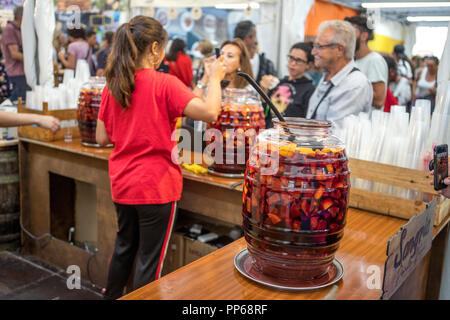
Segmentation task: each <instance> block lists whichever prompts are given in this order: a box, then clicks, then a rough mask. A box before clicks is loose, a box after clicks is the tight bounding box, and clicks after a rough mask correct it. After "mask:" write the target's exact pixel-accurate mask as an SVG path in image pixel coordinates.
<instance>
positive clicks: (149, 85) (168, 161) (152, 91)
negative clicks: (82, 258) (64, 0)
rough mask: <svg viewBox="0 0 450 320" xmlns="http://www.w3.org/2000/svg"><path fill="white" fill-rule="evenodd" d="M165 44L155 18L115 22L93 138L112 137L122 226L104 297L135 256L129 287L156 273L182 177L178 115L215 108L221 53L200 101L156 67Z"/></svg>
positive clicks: (115, 293) (117, 288)
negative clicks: (175, 156)
mask: <svg viewBox="0 0 450 320" xmlns="http://www.w3.org/2000/svg"><path fill="white" fill-rule="evenodd" d="M166 43H167V32H166V31H165V30H164V28H163V27H162V26H161V24H160V23H159V22H158V21H157V20H155V19H153V18H150V17H144V16H136V17H134V18H133V19H131V20H130V22H129V23H125V24H123V25H121V26H120V27H119V28H118V29H117V31H116V33H115V36H114V41H113V45H112V48H111V53H110V55H109V57H108V61H107V65H106V69H105V76H106V83H107V85H106V87H105V89H104V90H103V93H102V101H101V106H100V112H99V117H98V123H97V132H96V138H97V142H98V143H99V144H100V145H102V146H105V145H107V144H109V143H113V144H114V150H113V152H112V153H111V156H110V158H109V177H110V180H111V193H112V198H113V201H114V204H115V207H116V211H117V218H118V227H119V230H118V232H117V237H116V242H115V248H114V253H113V256H112V258H111V262H110V266H109V273H108V281H107V286H106V291H105V298H113V299H116V298H118V297H120V296H121V295H122V292H123V288H124V286H125V284H126V282H127V280H128V277H129V275H130V274H131V268H132V266H133V262H134V259H135V256H136V255H137V261H136V270H135V276H134V289H137V288H139V287H141V286H143V285H145V284H147V283H149V282H151V281H153V280H156V279H158V278H159V277H160V273H161V269H162V263H163V261H164V257H165V254H166V249H167V243H168V241H169V238H170V234H171V232H172V227H173V223H174V213H175V210H176V202H177V201H178V200H179V199H180V197H181V190H182V181H183V177H182V173H181V168H180V166H179V165H178V164H177V163H174V162H173V161H172V149H173V148H176V142H175V141H172V140H171V136H172V132H173V131H174V129H175V124H176V121H177V118H179V117H182V116H183V115H184V116H188V117H190V118H193V119H198V120H202V121H206V122H210V121H216V120H217V117H218V115H219V113H220V104H221V89H220V81H221V80H222V79H223V77H224V75H225V68H224V66H223V59H222V58H220V59H218V60H217V61H216V62H214V64H213V66H212V71H211V72H212V74H211V77H210V83H209V90H208V94H207V96H206V97H205V100H202V99H200V98H197V97H196V96H195V95H194V94H193V93H192V92H191V91H190V90H189V89H188V88H187V87H186V86H185V85H184V84H183V83H182V82H181V81H180V80H179V79H177V78H176V77H174V76H172V75H168V74H165V73H161V72H157V71H156V69H157V68H158V66H159V65H160V63H161V61H162V60H163V59H164V55H165V50H164V47H165V45H166Z"/></svg>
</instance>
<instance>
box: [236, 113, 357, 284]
mask: <svg viewBox="0 0 450 320" xmlns="http://www.w3.org/2000/svg"><path fill="white" fill-rule="evenodd" d="M285 120H286V122H279V121H278V120H276V119H275V120H274V124H275V127H274V128H272V129H269V130H265V131H263V132H262V133H260V134H259V135H258V137H257V139H256V142H255V145H254V146H253V148H252V150H251V153H250V158H249V161H248V164H247V170H246V173H245V181H244V192H243V210H242V214H243V226H244V232H245V239H246V242H247V247H248V251H249V253H250V255H251V256H252V258H253V266H254V267H255V268H256V269H257V270H258V271H260V272H262V273H263V274H265V275H268V276H272V277H275V278H277V279H286V280H310V279H311V280H313V279H316V278H319V277H321V276H323V275H324V274H325V273H327V272H328V269H329V268H330V267H331V264H332V262H333V260H334V255H335V252H336V250H337V249H338V247H339V241H340V240H341V238H342V236H343V231H344V226H345V219H346V213H347V205H348V197H349V190H350V182H349V181H350V180H349V169H348V159H347V156H346V153H345V149H344V145H343V143H342V142H341V141H340V140H339V138H337V137H335V136H333V135H331V133H330V130H331V123H330V122H328V121H315V120H306V119H302V118H286V119H285Z"/></svg>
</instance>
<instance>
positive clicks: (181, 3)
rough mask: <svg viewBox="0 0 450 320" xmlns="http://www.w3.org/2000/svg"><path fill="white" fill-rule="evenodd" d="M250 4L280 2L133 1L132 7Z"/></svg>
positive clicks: (262, 0)
mask: <svg viewBox="0 0 450 320" xmlns="http://www.w3.org/2000/svg"><path fill="white" fill-rule="evenodd" d="M250 2H259V3H276V2H278V0H254V1H239V0H131V1H130V6H131V7H132V8H133V7H148V6H152V7H172V8H192V7H214V6H215V5H217V4H242V3H250Z"/></svg>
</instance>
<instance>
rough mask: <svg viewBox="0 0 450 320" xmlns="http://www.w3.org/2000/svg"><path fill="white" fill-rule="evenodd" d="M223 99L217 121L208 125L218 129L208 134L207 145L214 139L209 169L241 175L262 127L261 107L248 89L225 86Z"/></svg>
mask: <svg viewBox="0 0 450 320" xmlns="http://www.w3.org/2000/svg"><path fill="white" fill-rule="evenodd" d="M222 101H223V103H222V111H221V113H220V115H219V117H218V119H217V121H215V122H212V123H210V124H209V125H208V129H216V133H217V134H212V137H209V138H210V142H209V143H208V145H209V144H210V143H214V149H213V150H212V153H211V155H212V157H213V160H214V163H213V164H212V165H211V167H210V169H211V170H213V172H215V173H219V174H220V173H222V174H230V175H243V174H244V172H245V168H246V162H247V160H248V155H249V150H250V146H251V144H252V143H253V142H254V141H255V138H256V135H257V134H258V133H259V130H261V129H264V128H265V117H264V111H263V109H262V107H261V102H260V101H259V99H258V96H257V94H256V92H255V91H253V90H251V89H234V88H229V89H228V88H227V89H225V90H224V91H223V97H222ZM209 133H211V131H210V130H209ZM209 138H208V141H209Z"/></svg>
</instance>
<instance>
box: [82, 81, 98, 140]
mask: <svg viewBox="0 0 450 320" xmlns="http://www.w3.org/2000/svg"><path fill="white" fill-rule="evenodd" d="M104 86H105V80H104V78H100V77H92V78H90V79H89V82H88V84H87V85H85V86H84V87H83V88H82V89H81V91H80V95H79V97H78V128H79V130H80V136H81V143H82V144H83V145H86V146H98V144H97V140H96V139H95V131H96V129H97V118H98V112H99V110H100V103H101V98H102V91H103V87H104Z"/></svg>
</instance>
